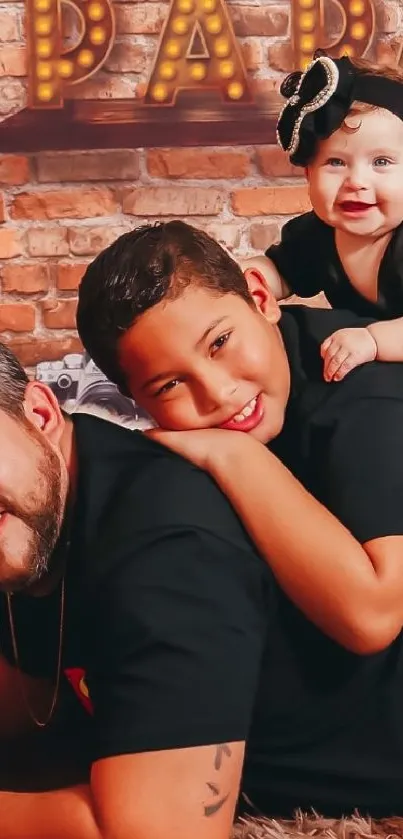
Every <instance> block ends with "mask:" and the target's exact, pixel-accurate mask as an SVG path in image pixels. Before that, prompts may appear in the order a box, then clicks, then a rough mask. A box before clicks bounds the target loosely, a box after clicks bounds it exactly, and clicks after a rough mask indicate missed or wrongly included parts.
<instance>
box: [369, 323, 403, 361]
mask: <svg viewBox="0 0 403 839" xmlns="http://www.w3.org/2000/svg"><path fill="white" fill-rule="evenodd" d="M367 329H368V331H369V332H370V333H371V335H372V337H373V338H374V340H375V343H376V346H377V354H376V358H377V360H378V361H403V318H396V319H395V320H384V321H378V322H377V323H373V324H371V325H370V326H368V327H367Z"/></svg>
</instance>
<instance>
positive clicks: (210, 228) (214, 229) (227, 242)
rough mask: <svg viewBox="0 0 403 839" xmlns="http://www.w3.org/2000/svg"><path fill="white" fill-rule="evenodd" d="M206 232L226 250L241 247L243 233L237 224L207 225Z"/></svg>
mask: <svg viewBox="0 0 403 839" xmlns="http://www.w3.org/2000/svg"><path fill="white" fill-rule="evenodd" d="M196 226H197V227H200V225H196ZM205 230H206V233H209V234H210V236H212V237H213V239H215V240H216V241H217V242H219V243H220V245H223V246H224V247H225V248H228V249H229V250H233V249H235V248H238V247H239V243H240V240H241V232H242V231H241V228H240V227H239V226H237V225H236V224H207V225H206V226H205Z"/></svg>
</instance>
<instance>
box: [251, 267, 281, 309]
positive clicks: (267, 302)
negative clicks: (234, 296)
mask: <svg viewBox="0 0 403 839" xmlns="http://www.w3.org/2000/svg"><path fill="white" fill-rule="evenodd" d="M245 280H246V282H247V283H248V288H249V291H250V293H251V295H252V297H253V300H254V303H255V306H256V308H257V309H258V311H259V312H261V314H262V315H264V317H265V318H266V320H268V321H269V323H278V321H279V320H280V317H281V311H280V307H279V305H278V303H277V300H276V298H275V296H274V294H273V292H272V290H271V289H270V287H269V285H268V284H267V282H266V279H265V277H264V275H263V274H262V272H261V271H259V269H258V268H247V269H246V271H245Z"/></svg>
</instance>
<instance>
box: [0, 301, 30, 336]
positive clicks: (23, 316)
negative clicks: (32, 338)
mask: <svg viewBox="0 0 403 839" xmlns="http://www.w3.org/2000/svg"><path fill="white" fill-rule="evenodd" d="M34 328H35V307H34V306H31V305H30V304H28V303H2V304H1V306H0V332H29V331H30V330H31V329H34Z"/></svg>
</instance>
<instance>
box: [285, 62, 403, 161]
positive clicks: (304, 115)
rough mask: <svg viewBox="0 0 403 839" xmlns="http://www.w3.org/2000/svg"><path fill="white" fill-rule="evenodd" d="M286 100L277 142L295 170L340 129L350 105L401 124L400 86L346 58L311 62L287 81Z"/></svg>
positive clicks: (402, 100) (402, 94)
mask: <svg viewBox="0 0 403 839" xmlns="http://www.w3.org/2000/svg"><path fill="white" fill-rule="evenodd" d="M281 93H282V95H283V96H285V97H286V98H287V99H288V102H286V104H285V105H284V107H283V109H282V111H281V113H280V116H279V119H278V122H277V139H278V142H279V144H280V146H281V147H282V148H283V149H284V151H286V152H288V154H289V156H290V160H291V162H292V163H294V164H295V165H296V166H306V164H307V163H309V161H310V160H311V159H312V157H313V156H314V154H315V151H316V147H317V143H318V141H319V140H325V139H327V137H330V135H331V134H333V132H334V131H337V129H338V128H340V126H341V125H342V124H343V122H344V120H345V118H346V116H347V114H348V112H349V111H350V109H351V106H352V104H353V102H356V101H358V102H366V103H367V104H368V105H375V106H377V107H379V108H385V109H386V110H388V111H391V113H392V114H395V115H396V116H397V117H399V118H400V119H401V120H403V84H402V83H401V82H399V81H393V80H392V79H388V78H386V77H385V76H376V75H372V74H371V72H370V71H369V72H368V73H367V72H363V71H362V70H357V68H356V67H355V66H354V64H352V62H351V61H350V59H349V58H347V57H343V58H336V59H333V58H330V57H329V56H327V55H321V56H319V57H318V58H315V59H314V60H313V61H312V63H311V64H310V65H309V67H308V68H307V70H305V72H304V73H301V72H295V73H291V74H290V75H289V76H287V77H286V78H285V79H284V81H283V83H282V85H281Z"/></svg>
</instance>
